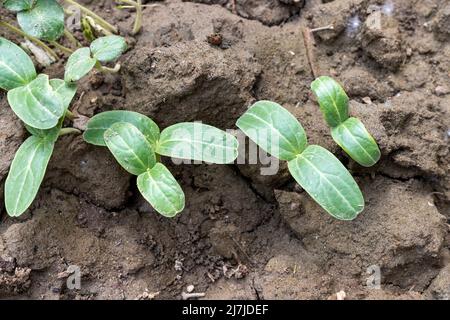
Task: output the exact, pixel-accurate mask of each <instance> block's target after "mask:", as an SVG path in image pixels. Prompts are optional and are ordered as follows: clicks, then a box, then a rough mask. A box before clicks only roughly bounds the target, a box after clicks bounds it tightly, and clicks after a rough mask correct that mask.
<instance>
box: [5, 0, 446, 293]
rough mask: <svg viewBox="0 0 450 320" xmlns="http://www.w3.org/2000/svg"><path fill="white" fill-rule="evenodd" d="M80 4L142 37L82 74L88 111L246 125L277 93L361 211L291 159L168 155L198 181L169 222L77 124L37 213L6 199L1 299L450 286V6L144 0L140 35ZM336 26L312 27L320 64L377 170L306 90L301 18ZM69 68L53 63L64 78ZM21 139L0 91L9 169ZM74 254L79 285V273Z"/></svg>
mask: <svg viewBox="0 0 450 320" xmlns="http://www.w3.org/2000/svg"><path fill="white" fill-rule="evenodd" d="M81 2H84V3H86V4H87V5H88V6H90V7H91V8H92V9H94V10H96V11H97V12H98V13H99V14H100V15H103V16H104V17H105V18H107V19H109V20H110V21H111V22H113V23H115V24H116V25H118V26H119V28H120V30H121V34H122V35H124V36H126V37H127V40H128V42H129V43H130V50H129V51H128V52H127V53H126V54H125V55H124V56H123V57H122V58H121V60H120V62H121V64H122V69H121V71H120V73H119V74H117V75H114V76H113V75H107V76H105V75H102V74H98V73H95V72H94V73H92V74H91V75H90V76H89V78H88V79H87V80H86V81H83V82H82V83H81V84H80V88H79V90H78V93H77V96H76V98H75V100H74V102H73V104H72V109H74V111H75V112H76V113H77V114H79V115H83V116H87V117H91V116H92V115H94V114H96V113H98V112H101V111H106V110H116V109H127V110H134V111H138V112H141V113H143V114H146V115H148V116H150V117H152V118H153V119H155V120H156V121H157V122H158V123H159V124H161V126H162V127H163V128H164V127H166V126H169V125H171V124H173V123H176V122H180V121H203V122H205V123H208V124H212V125H215V126H218V127H220V128H222V129H236V127H235V125H234V124H235V121H236V120H237V118H238V117H239V116H240V115H241V114H242V113H243V112H245V110H246V109H247V108H248V106H249V105H251V103H253V102H254V101H256V100H261V99H269V100H273V101H276V102H278V103H280V104H282V105H283V106H284V107H286V108H287V109H288V110H289V111H291V112H292V113H293V114H294V115H295V116H296V117H297V118H298V119H299V120H300V121H301V123H302V124H303V125H304V127H305V130H306V132H307V133H308V138H309V141H310V143H314V144H319V145H322V146H324V147H326V148H328V149H329V150H331V151H332V152H333V153H334V154H335V155H336V156H337V157H338V158H339V159H340V160H341V161H342V162H343V163H344V164H345V165H346V166H347V167H348V168H349V169H350V171H351V172H352V174H353V175H354V176H355V178H356V180H357V182H358V184H359V185H360V186H361V189H362V191H363V193H364V195H365V199H366V209H365V210H364V211H363V212H362V213H361V214H360V215H359V216H358V218H357V219H355V220H354V221H351V222H345V221H337V220H335V219H333V218H332V217H331V216H329V215H327V214H326V213H325V212H324V211H323V210H322V209H321V208H320V207H319V206H318V205H317V204H315V203H314V202H313V201H312V200H311V198H310V197H309V196H308V195H307V194H306V193H305V192H304V191H303V190H302V189H301V188H300V187H299V186H298V185H296V184H295V182H294V181H293V179H292V178H291V177H290V176H289V174H288V172H287V169H286V165H285V164H280V170H279V172H278V173H277V174H276V175H273V176H262V175H261V174H260V169H261V168H262V167H264V165H262V164H259V165H247V164H239V165H237V164H236V165H227V166H218V165H206V164H205V165H174V164H173V163H172V162H171V161H166V163H167V165H168V166H169V167H170V169H171V170H172V171H173V172H174V175H175V176H176V178H177V179H178V181H179V182H180V184H181V186H182V187H183V189H184V191H185V193H186V209H185V211H184V212H183V213H182V214H180V215H179V216H178V217H176V218H175V219H167V218H164V217H162V216H160V215H158V214H157V213H156V212H155V211H154V210H153V209H152V208H151V207H150V205H149V204H147V203H146V202H145V201H144V200H143V199H142V197H141V196H140V195H139V193H138V192H137V190H136V187H135V185H136V183H135V178H134V177H131V176H130V175H129V174H127V173H126V172H125V171H124V170H122V169H121V168H120V166H119V165H117V164H116V162H115V161H114V159H113V158H112V156H110V155H109V153H108V152H107V150H106V149H104V148H98V147H93V146H90V145H87V144H86V143H84V142H83V140H82V138H81V137H80V136H65V137H63V138H61V139H60V140H59V141H58V143H57V147H56V149H55V153H54V155H53V158H52V160H51V163H50V165H49V169H48V173H47V175H46V178H45V181H44V183H43V186H42V188H41V190H40V192H39V195H38V197H37V199H36V200H35V201H34V203H33V205H32V206H31V208H30V209H29V210H28V212H27V213H26V214H24V215H23V216H22V217H21V218H20V219H12V218H9V217H8V216H7V215H6V213H5V212H3V211H4V210H3V209H2V208H0V209H2V212H1V215H0V217H1V223H0V298H15V299H28V298H34V299H35V298H37V299H103V298H108V299H181V298H182V292H186V290H187V286H190V285H193V286H194V287H195V289H194V291H195V292H200V293H205V298H206V299H337V298H338V296H339V297H342V296H343V293H342V291H343V292H345V297H346V299H386V298H387V299H448V298H449V297H450V252H449V245H450V234H449V230H450V229H449V224H448V223H449V219H450V210H449V203H450V185H449V183H450V176H449V169H450V152H449V151H450V150H449V139H450V1H448V0H445V1H442V0H413V1H411V0H395V1H384V0H383V1H375V0H334V1H321V0H305V1H294V0H258V1H256V0H236V6H234V5H233V1H227V0H197V1H180V0H167V1H156V2H155V1H147V3H148V4H155V5H154V6H151V7H148V8H145V10H144V25H143V30H142V32H141V33H140V34H139V35H137V36H135V37H132V36H130V35H129V30H131V26H132V23H133V14H132V12H127V11H124V10H117V9H115V8H114V5H113V1H103V0H102V1H81ZM144 2H145V1H144ZM1 14H2V17H3V16H6V17H11V16H10V15H7V14H5V13H4V12H3V11H2V13H1ZM330 24H332V25H333V26H334V29H333V30H326V31H321V32H317V33H315V35H314V39H315V46H314V48H313V58H314V59H313V60H314V61H315V64H316V66H317V68H318V69H319V71H320V73H321V74H324V75H331V76H333V77H335V78H336V79H337V80H339V81H340V82H341V83H342V84H343V85H344V87H345V89H346V90H347V92H348V95H349V97H350V98H351V102H350V104H351V113H352V115H354V116H357V117H359V118H361V120H362V121H363V122H364V123H365V125H366V127H367V128H368V130H369V131H370V132H371V133H372V134H373V136H374V137H375V139H376V140H377V141H378V143H379V145H380V149H381V151H382V158H381V160H380V162H379V164H377V165H376V166H374V167H372V168H362V167H360V166H359V165H357V164H356V163H354V162H353V161H352V160H351V159H349V158H348V157H347V156H346V155H345V154H344V153H343V151H342V150H340V149H339V148H338V147H337V146H336V144H335V143H334V142H333V141H332V139H331V136H330V131H329V129H328V128H327V127H326V125H325V122H324V121H323V118H322V115H321V114H320V111H319V109H318V107H317V104H316V102H315V101H314V98H313V97H312V96H311V92H310V90H309V85H310V83H311V81H312V80H313V76H312V73H311V68H310V65H309V62H308V59H307V54H306V49H305V43H304V40H303V37H302V29H303V28H304V27H310V28H317V27H323V26H327V25H330ZM377 26H380V27H377ZM1 32H3V31H0V33H1ZM2 35H3V36H6V37H8V38H12V39H14V37H11V36H10V35H8V34H4V33H2ZM63 64H64V61H61V62H58V63H56V64H54V65H53V66H51V67H49V68H47V69H46V70H43V71H45V72H47V73H49V74H50V75H51V76H54V77H62V75H63V72H64V71H63ZM25 138H26V133H25V130H24V128H23V126H22V124H21V123H20V121H18V120H17V118H16V117H15V116H14V114H13V113H12V111H11V110H10V108H9V107H8V105H7V102H6V98H5V95H4V94H2V95H1V96H0V150H1V152H0V182H1V181H4V179H5V178H6V175H7V173H8V168H9V166H10V163H11V160H12V158H13V156H14V153H15V151H16V150H17V148H18V146H19V145H20V144H21V143H22V141H23V140H24V139H25ZM2 189H3V182H1V184H0V191H1V194H3V190H2ZM1 198H2V196H0V200H1V203H3V201H2V199H1ZM71 265H76V266H79V267H80V268H81V274H82V279H81V289H80V290H69V289H68V288H67V286H66V277H67V273H65V271H66V270H67V268H68V266H71ZM377 268H379V270H380V274H381V285H380V287H378V288H374V287H373V286H368V283H369V284H370V281H371V280H370V279H371V278H370V276H371V270H375V269H377ZM368 281H369V282H368ZM338 292H340V293H339V295H337V293H338Z"/></svg>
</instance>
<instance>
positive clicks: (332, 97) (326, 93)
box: [311, 76, 348, 127]
mask: <svg viewBox="0 0 450 320" xmlns="http://www.w3.org/2000/svg"><path fill="white" fill-rule="evenodd" d="M311 89H312V91H313V92H314V94H315V95H316V97H317V101H318V102H319V106H320V110H321V111H322V113H323V115H324V117H325V121H326V122H327V123H328V125H329V126H330V127H336V126H338V125H339V124H340V123H342V122H344V121H345V120H347V118H348V97H347V94H346V93H345V91H344V89H343V88H342V87H341V85H340V84H339V83H337V81H336V80H334V79H333V78H330V77H327V76H322V77H319V78H317V79H316V80H314V82H313V83H312V84H311Z"/></svg>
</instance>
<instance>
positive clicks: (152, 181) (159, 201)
mask: <svg viewBox="0 0 450 320" xmlns="http://www.w3.org/2000/svg"><path fill="white" fill-rule="evenodd" d="M137 186H138V189H139V191H140V192H141V194H142V196H143V197H144V198H145V200H147V201H148V202H149V203H150V204H151V205H152V207H153V208H154V209H155V210H156V211H157V212H158V213H160V214H161V215H163V216H165V217H167V218H173V217H175V216H176V215H177V214H178V213H180V212H181V211H183V210H184V206H185V195H184V192H183V190H182V189H181V187H180V185H179V184H178V182H177V181H176V179H175V178H174V177H173V175H172V174H171V173H170V171H169V170H168V169H167V168H166V167H165V166H164V165H163V164H162V163H157V164H156V165H155V166H154V167H153V168H152V169H150V170H148V171H146V172H145V173H142V174H141V175H139V176H138V178H137Z"/></svg>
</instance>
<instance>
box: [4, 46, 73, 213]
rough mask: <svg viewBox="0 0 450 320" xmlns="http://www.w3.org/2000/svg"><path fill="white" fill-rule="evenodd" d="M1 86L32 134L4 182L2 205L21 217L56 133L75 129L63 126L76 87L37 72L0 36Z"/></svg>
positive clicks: (31, 198) (28, 204)
mask: <svg viewBox="0 0 450 320" xmlns="http://www.w3.org/2000/svg"><path fill="white" fill-rule="evenodd" d="M0 88H1V89H4V90H7V91H8V96H7V98H8V102H9V104H10V106H11V108H12V110H13V111H14V112H15V113H16V115H17V116H18V117H19V118H20V119H21V120H22V121H23V122H25V124H26V125H25V127H26V129H27V130H28V132H29V133H30V134H31V136H30V137H29V138H28V139H27V140H25V142H24V143H23V144H22V145H21V146H20V148H19V149H18V150H17V152H16V155H15V157H14V160H13V162H12V164H11V168H10V171H9V174H8V177H7V179H6V183H5V206H6V211H7V212H8V214H9V215H10V216H13V217H17V216H20V215H21V214H22V213H23V212H25V210H26V209H27V208H28V207H29V206H30V204H31V203H32V202H33V200H34V198H35V197H36V194H37V192H38V190H39V187H40V185H41V183H42V179H43V178H44V175H45V171H46V168H47V165H48V162H49V160H50V157H51V155H52V152H53V148H54V145H55V142H56V140H57V139H58V136H60V135H63V134H68V133H72V132H76V129H73V128H62V125H63V122H64V119H65V116H66V115H70V112H69V111H68V107H69V105H70V102H71V101H72V99H73V97H74V96H75V93H76V86H75V85H74V84H68V83H66V82H64V81H63V80H60V79H51V80H49V78H48V76H47V75H45V74H40V75H37V74H36V70H35V68H34V65H33V62H32V61H31V59H30V57H28V56H27V54H26V53H25V52H24V51H23V50H22V49H21V48H20V47H18V46H17V45H15V44H14V43H12V42H10V41H8V40H6V39H3V38H0Z"/></svg>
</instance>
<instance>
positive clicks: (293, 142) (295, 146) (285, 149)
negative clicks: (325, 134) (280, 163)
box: [236, 101, 308, 161]
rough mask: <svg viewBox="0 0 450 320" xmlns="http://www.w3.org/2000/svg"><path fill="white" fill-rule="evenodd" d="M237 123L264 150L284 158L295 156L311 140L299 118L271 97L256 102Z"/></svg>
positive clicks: (290, 158) (288, 158)
mask: <svg viewBox="0 0 450 320" xmlns="http://www.w3.org/2000/svg"><path fill="white" fill-rule="evenodd" d="M236 125H237V127H238V128H239V129H241V130H242V131H243V132H244V133H245V134H246V135H247V136H248V137H249V138H250V139H251V140H253V141H254V142H255V143H256V144H257V145H258V146H260V147H261V148H262V149H263V150H265V151H266V152H268V153H270V154H271V155H272V156H274V157H277V158H278V159H281V160H287V161H289V160H292V159H294V158H295V157H296V156H297V155H299V154H300V153H302V151H303V150H305V148H306V145H307V143H308V142H307V138H306V133H305V130H304V129H303V127H302V125H301V124H300V122H298V120H297V119H296V118H295V117H294V116H293V115H292V114H291V113H290V112H289V111H287V110H286V109H285V108H283V107H282V106H280V105H279V104H277V103H275V102H272V101H258V102H256V103H255V104H254V105H253V106H251V107H250V109H249V110H247V112H245V113H244V114H243V115H242V116H241V117H240V118H239V119H238V121H237V123H236Z"/></svg>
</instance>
